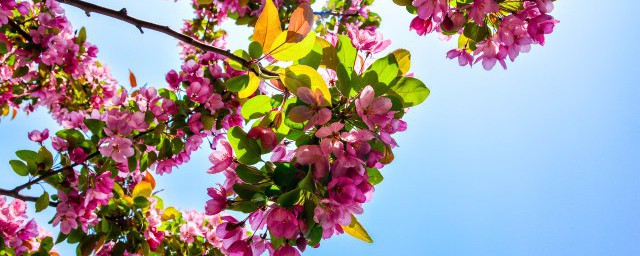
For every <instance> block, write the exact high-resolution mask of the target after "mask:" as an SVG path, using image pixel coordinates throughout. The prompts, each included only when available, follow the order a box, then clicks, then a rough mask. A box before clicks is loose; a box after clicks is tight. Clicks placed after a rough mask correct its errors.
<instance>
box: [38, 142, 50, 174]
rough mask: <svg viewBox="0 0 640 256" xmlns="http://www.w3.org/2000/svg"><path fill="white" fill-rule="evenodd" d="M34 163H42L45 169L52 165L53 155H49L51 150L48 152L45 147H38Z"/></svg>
mask: <svg viewBox="0 0 640 256" xmlns="http://www.w3.org/2000/svg"><path fill="white" fill-rule="evenodd" d="M36 163H38V164H44V166H45V169H46V170H48V169H51V167H52V166H53V155H51V152H49V150H48V149H47V148H46V147H44V146H43V147H40V150H38V154H37V155H36Z"/></svg>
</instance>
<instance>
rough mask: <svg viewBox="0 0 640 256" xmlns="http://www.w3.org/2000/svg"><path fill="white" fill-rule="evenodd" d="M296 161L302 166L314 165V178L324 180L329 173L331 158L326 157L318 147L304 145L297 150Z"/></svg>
mask: <svg viewBox="0 0 640 256" xmlns="http://www.w3.org/2000/svg"><path fill="white" fill-rule="evenodd" d="M294 156H295V157H296V161H297V162H298V163H299V164H302V165H312V164H313V165H314V168H313V170H312V174H313V178H315V179H316V180H320V179H322V178H323V177H324V176H325V174H327V172H328V171H329V157H328V156H326V155H325V154H324V153H323V152H322V150H321V149H320V147H319V146H318V145H304V146H301V147H298V148H297V149H296V150H295V153H294Z"/></svg>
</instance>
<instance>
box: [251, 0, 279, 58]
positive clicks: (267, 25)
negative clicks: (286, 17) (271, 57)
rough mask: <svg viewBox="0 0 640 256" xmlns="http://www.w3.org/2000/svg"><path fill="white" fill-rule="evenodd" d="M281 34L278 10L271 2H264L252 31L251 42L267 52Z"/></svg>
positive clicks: (266, 0) (270, 0) (269, 0)
mask: <svg viewBox="0 0 640 256" xmlns="http://www.w3.org/2000/svg"><path fill="white" fill-rule="evenodd" d="M281 32H282V28H281V25H280V17H279V15H278V9H276V6H275V5H274V4H273V1H272V0H265V6H264V9H262V13H260V16H259V17H258V21H257V22H256V26H255V28H254V30H253V41H256V42H258V43H260V45H262V49H263V52H269V50H271V45H272V44H273V40H274V39H275V38H276V37H277V36H278V35H279V34H280V33H281Z"/></svg>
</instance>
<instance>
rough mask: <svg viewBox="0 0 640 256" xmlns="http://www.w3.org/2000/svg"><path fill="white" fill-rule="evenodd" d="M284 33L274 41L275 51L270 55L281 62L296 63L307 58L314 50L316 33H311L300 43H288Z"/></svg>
mask: <svg viewBox="0 0 640 256" xmlns="http://www.w3.org/2000/svg"><path fill="white" fill-rule="evenodd" d="M288 33H289V32H287V31H284V32H282V33H280V35H278V37H276V39H275V40H274V41H273V47H274V48H273V50H272V51H271V52H270V53H269V54H270V55H271V57H273V58H274V59H276V60H279V61H294V60H299V59H301V58H302V57H304V56H306V55H307V54H309V52H311V50H312V49H313V44H314V43H315V41H316V32H313V31H312V32H310V33H309V34H307V36H306V37H305V38H304V39H303V40H302V41H300V42H287V41H286V40H287V34H288Z"/></svg>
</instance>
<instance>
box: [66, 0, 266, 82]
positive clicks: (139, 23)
mask: <svg viewBox="0 0 640 256" xmlns="http://www.w3.org/2000/svg"><path fill="white" fill-rule="evenodd" d="M59 2H61V3H64V4H68V5H71V6H74V7H77V8H80V9H82V10H83V11H84V12H85V13H86V14H87V16H89V14H90V13H92V12H95V13H100V14H102V15H105V16H109V17H111V18H114V19H118V20H121V21H124V22H127V23H129V24H132V25H134V26H135V27H136V28H138V29H139V30H140V33H144V31H143V30H142V29H143V28H146V29H150V30H154V31H157V32H160V33H163V34H166V35H168V36H171V37H173V38H175V39H178V40H180V41H182V42H185V43H187V44H190V45H193V46H195V47H197V48H199V49H202V50H204V51H209V52H213V53H216V54H219V55H223V56H226V57H227V58H229V59H231V60H233V61H236V62H238V63H240V64H242V66H244V67H245V68H247V69H248V70H250V71H253V72H254V73H256V75H258V76H259V75H260V74H259V73H258V71H256V70H253V69H252V68H251V65H252V64H253V63H251V62H250V61H249V60H246V59H244V58H242V57H239V56H237V55H235V54H233V53H231V51H229V50H224V49H221V48H218V47H214V46H211V45H208V44H205V43H203V42H201V41H198V40H197V39H194V38H192V37H190V36H188V35H185V34H182V33H180V32H177V31H175V30H173V29H171V28H169V26H163V25H159V24H155V23H152V22H149V21H145V20H140V19H137V18H134V17H131V16H129V15H128V14H127V9H124V8H123V9H122V10H119V11H116V10H113V9H109V8H106V7H102V6H99V5H96V4H92V3H88V2H84V1H80V0H60V1H59ZM260 71H261V72H262V73H263V74H266V75H269V76H278V73H276V72H273V71H271V70H268V69H266V68H264V67H260Z"/></svg>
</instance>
